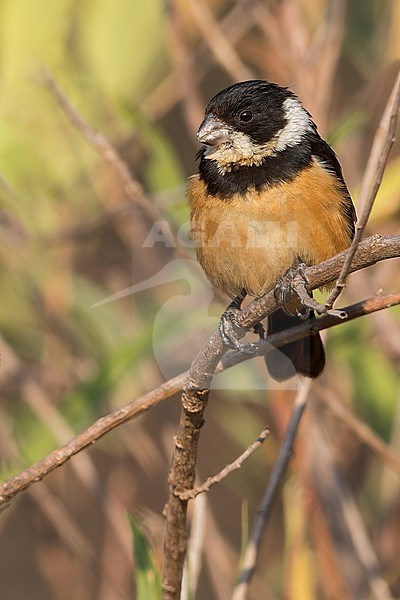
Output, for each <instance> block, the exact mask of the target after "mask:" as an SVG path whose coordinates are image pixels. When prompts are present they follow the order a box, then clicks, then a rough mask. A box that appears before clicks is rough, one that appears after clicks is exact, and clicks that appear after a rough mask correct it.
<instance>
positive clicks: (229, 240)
mask: <svg viewBox="0 0 400 600" xmlns="http://www.w3.org/2000/svg"><path fill="white" fill-rule="evenodd" d="M197 139H198V141H199V142H200V143H202V144H203V148H202V149H201V150H200V152H199V158H200V165H199V173H198V175H194V176H192V177H191V178H190V179H189V186H188V199H189V204H190V207H191V231H192V236H193V239H194V242H195V246H196V252H197V257H198V260H199V261H200V264H201V265H202V267H203V269H204V271H205V273H206V275H207V276H208V278H209V280H210V281H211V283H212V284H213V285H215V286H216V287H217V288H218V289H220V290H222V291H223V292H224V293H226V294H227V295H228V296H230V297H231V298H235V300H234V301H233V303H232V304H231V305H230V308H231V310H230V311H229V310H228V312H226V313H225V314H224V315H223V317H224V316H225V317H229V319H234V312H232V309H233V310H235V309H239V308H240V306H241V302H242V300H243V299H244V297H245V295H246V294H249V295H251V296H255V297H260V296H262V295H264V294H265V293H267V292H269V291H270V290H272V289H274V288H275V287H276V285H277V284H278V286H279V282H280V281H281V279H282V278H284V277H285V275H286V274H287V273H288V272H289V274H290V273H293V268H295V267H297V266H298V265H301V264H304V263H305V264H306V265H313V264H317V263H319V262H321V261H323V260H326V259H327V258H329V257H331V256H334V255H335V254H337V253H338V252H341V251H342V250H344V249H346V248H348V246H349V245H350V243H351V240H352V238H353V236H354V226H355V225H354V224H355V219H356V215H355V210H354V206H353V203H352V200H351V197H350V194H349V191H348V189H347V186H346V183H345V181H344V179H343V174H342V169H341V167H340V164H339V162H338V159H337V158H336V155H335V153H334V151H333V150H332V149H331V147H330V146H329V145H328V144H327V142H326V141H324V140H323V139H322V138H321V136H320V135H319V133H318V131H317V127H316V125H315V123H314V122H313V120H312V118H311V115H310V114H309V113H308V112H307V110H306V109H305V108H304V107H303V106H302V104H301V102H300V100H299V99H298V98H297V96H296V95H295V94H293V93H292V92H291V91H289V90H288V89H286V88H283V87H280V86H278V85H276V84H274V83H269V82H267V81H262V80H252V81H244V82H241V83H237V84H234V85H231V86H230V87H228V88H226V89H224V90H222V91H221V92H219V93H218V94H217V95H216V96H215V97H214V98H213V99H212V100H211V101H210V102H209V104H208V106H207V108H206V112H205V118H204V120H203V122H202V123H201V125H200V128H199V130H198V134H197ZM228 308H229V307H228ZM313 317H314V315H313V313H312V311H311V312H310V313H309V314H308V315H307V318H308V319H312V318H313ZM301 318H302V314H301V312H300V311H299V310H298V307H297V306H293V304H291V305H290V306H289V307H288V306H286V305H285V303H284V308H283V309H278V310H276V311H275V312H274V313H273V314H271V315H270V316H269V317H268V333H269V334H271V333H276V332H279V331H282V330H284V329H287V328H288V327H291V326H294V325H298V324H299V322H301V320H300V319H301ZM221 327H222V330H221V329H220V330H221V332H222V333H223V334H224V335H223V339H224V342H225V343H227V344H228V345H230V335H229V331H231V332H232V327H231V328H230V329H229V328H227V327H226V319H225V321H224V319H223V320H222V321H221ZM232 346H233V347H237V345H235V344H234V343H233V344H232ZM265 361H266V364H267V367H268V370H269V373H270V375H271V376H272V377H273V378H275V379H277V380H279V381H282V380H285V379H288V378H289V377H292V376H293V375H294V374H295V373H299V374H302V375H305V376H307V377H317V376H318V375H319V374H320V373H321V372H322V370H323V368H324V365H325V352H324V348H323V345H322V341H321V338H320V336H319V335H318V334H317V335H311V336H309V337H306V338H304V339H302V340H299V341H296V342H291V343H289V344H286V345H284V346H281V347H280V348H279V350H278V349H276V350H273V351H271V352H268V353H267V354H266V355H265Z"/></svg>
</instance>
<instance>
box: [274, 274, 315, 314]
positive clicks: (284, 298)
mask: <svg viewBox="0 0 400 600" xmlns="http://www.w3.org/2000/svg"><path fill="white" fill-rule="evenodd" d="M306 269H307V265H306V263H303V262H301V263H299V264H298V265H296V266H295V267H292V268H291V269H289V270H288V271H287V272H286V273H285V275H284V276H283V277H281V278H280V279H278V281H277V282H276V285H275V288H274V296H275V300H276V301H277V302H279V303H280V304H282V308H283V310H284V311H285V313H286V314H287V315H289V316H290V317H299V318H300V319H304V320H305V319H308V317H309V316H310V311H311V310H312V309H313V307H311V306H309V304H308V302H307V301H306V298H305V297H301V298H300V300H301V303H302V305H303V310H301V311H300V310H298V309H297V308H296V309H295V311H296V312H295V313H293V312H292V311H291V310H290V309H289V308H288V305H287V304H288V299H290V298H291V299H293V291H295V292H297V290H295V289H294V287H293V282H294V280H295V278H297V277H301V278H302V280H303V282H304V289H305V284H306V283H307V280H306V277H305V271H306ZM297 295H299V294H297ZM310 299H311V300H312V298H311V297H310Z"/></svg>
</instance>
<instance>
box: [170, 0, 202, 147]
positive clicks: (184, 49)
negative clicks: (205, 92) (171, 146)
mask: <svg viewBox="0 0 400 600" xmlns="http://www.w3.org/2000/svg"><path fill="white" fill-rule="evenodd" d="M168 14H169V17H170V18H169V22H170V30H171V40H172V49H173V53H172V54H173V60H174V63H175V73H176V79H177V83H178V86H179V88H180V89H181V90H182V101H183V113H184V117H185V120H186V124H187V126H188V129H189V132H190V134H191V135H193V137H194V134H195V133H196V131H197V129H198V126H199V124H200V122H201V121H202V119H203V115H204V102H203V100H202V99H201V95H200V93H199V90H198V85H197V78H196V76H195V70H194V68H193V66H194V63H193V57H192V56H191V55H190V52H189V48H188V45H187V43H186V40H185V32H184V30H183V23H182V19H181V14H180V11H179V8H178V7H177V3H176V0H170V1H169V11H168Z"/></svg>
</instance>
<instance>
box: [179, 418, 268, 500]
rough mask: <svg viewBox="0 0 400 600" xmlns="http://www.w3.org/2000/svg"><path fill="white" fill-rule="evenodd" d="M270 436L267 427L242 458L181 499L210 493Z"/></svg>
mask: <svg viewBox="0 0 400 600" xmlns="http://www.w3.org/2000/svg"><path fill="white" fill-rule="evenodd" d="M268 435H269V429H268V427H267V428H266V429H263V430H262V432H261V433H260V435H259V436H258V438H257V439H256V441H255V442H253V443H252V444H251V445H250V446H249V447H248V448H246V450H245V451H244V452H243V453H242V454H241V455H240V456H238V457H237V459H236V460H234V461H233V462H231V463H229V464H228V465H226V466H225V467H224V468H223V469H221V471H220V472H219V473H217V474H216V475H213V476H212V477H207V479H206V480H205V481H204V483H202V484H201V485H198V486H197V487H195V488H192V489H191V490H185V491H184V492H182V493H181V494H179V497H180V499H181V500H192V499H193V498H196V496H198V495H199V494H202V493H203V492H208V491H209V489H210V487H212V486H213V485H215V484H216V483H220V482H221V481H222V480H223V479H225V477H227V476H228V475H230V473H232V472H233V471H236V470H237V469H240V467H241V466H242V464H243V463H244V462H245V460H247V459H248V458H249V456H251V455H252V454H253V452H254V451H255V450H257V448H259V447H260V446H261V444H262V443H263V442H264V440H265V439H266V438H267V436H268Z"/></svg>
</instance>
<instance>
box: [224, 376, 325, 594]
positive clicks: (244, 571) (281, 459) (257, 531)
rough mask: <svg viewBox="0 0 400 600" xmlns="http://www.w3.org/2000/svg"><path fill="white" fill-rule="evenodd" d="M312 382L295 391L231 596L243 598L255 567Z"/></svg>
mask: <svg viewBox="0 0 400 600" xmlns="http://www.w3.org/2000/svg"><path fill="white" fill-rule="evenodd" d="M312 386H313V380H312V379H307V380H306V381H305V382H304V384H303V387H302V388H301V390H300V391H299V393H298V394H297V397H296V400H295V403H294V407H293V411H292V414H291V417H290V421H289V424H288V426H287V428H286V432H285V436H284V439H283V442H282V445H281V448H280V450H279V455H278V458H277V460H276V461H275V464H274V468H273V469H272V473H271V475H270V477H269V480H268V485H267V488H266V490H265V493H264V496H263V498H262V500H261V503H260V506H259V507H258V509H257V515H256V518H255V521H254V525H253V531H252V533H251V535H250V539H249V541H248V544H247V547H246V551H245V554H244V559H243V564H242V568H241V571H240V575H239V580H238V583H237V585H236V587H235V590H234V593H233V595H232V600H245V598H246V594H247V591H248V588H249V584H250V581H251V579H252V576H253V574H254V571H255V568H256V560H257V556H258V550H259V547H260V543H261V540H262V536H263V533H264V530H265V527H266V524H267V521H268V518H269V516H270V514H271V508H272V505H273V502H274V500H275V497H276V493H277V491H278V489H279V486H280V483H281V481H282V477H283V475H284V473H285V471H286V467H287V465H288V463H289V460H290V459H291V457H292V454H293V445H294V442H295V439H296V436H297V432H298V430H299V425H300V421H301V417H302V416H303V413H304V410H305V408H306V405H307V400H308V398H309V395H310V391H311V389H312Z"/></svg>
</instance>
